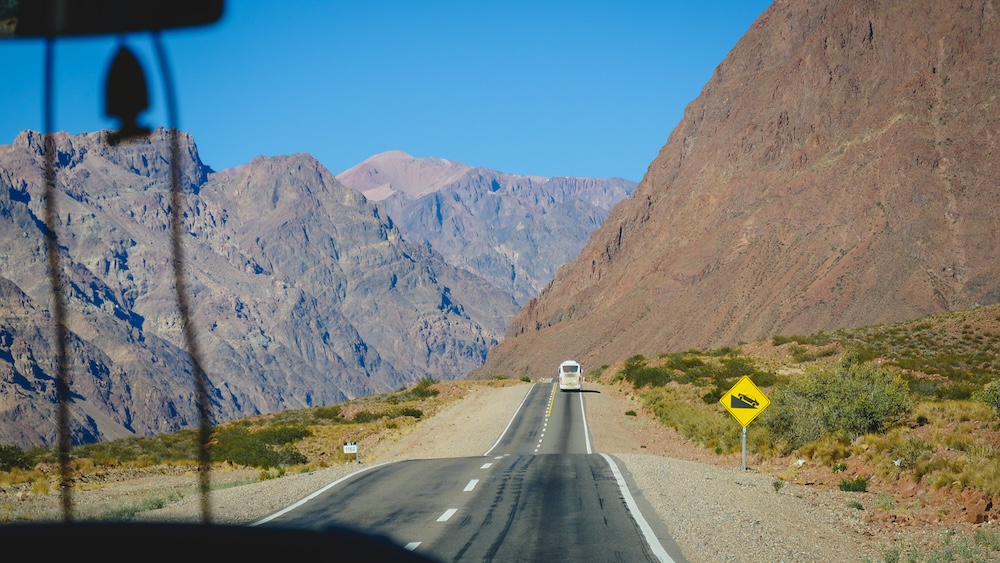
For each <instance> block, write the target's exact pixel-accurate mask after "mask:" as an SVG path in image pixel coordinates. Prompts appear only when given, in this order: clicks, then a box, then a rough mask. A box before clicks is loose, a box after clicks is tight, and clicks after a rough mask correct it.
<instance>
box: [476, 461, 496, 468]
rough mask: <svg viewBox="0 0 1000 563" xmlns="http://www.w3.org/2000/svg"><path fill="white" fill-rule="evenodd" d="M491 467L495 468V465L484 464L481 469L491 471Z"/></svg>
mask: <svg viewBox="0 0 1000 563" xmlns="http://www.w3.org/2000/svg"><path fill="white" fill-rule="evenodd" d="M490 467H493V463H492V462H490V463H484V464H483V466H482V467H480V468H479V469H489V468H490Z"/></svg>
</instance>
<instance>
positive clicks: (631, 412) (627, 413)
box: [625, 411, 638, 416]
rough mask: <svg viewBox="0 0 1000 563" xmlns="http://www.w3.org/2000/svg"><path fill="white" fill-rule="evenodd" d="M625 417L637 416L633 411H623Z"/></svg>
mask: <svg viewBox="0 0 1000 563" xmlns="http://www.w3.org/2000/svg"><path fill="white" fill-rule="evenodd" d="M625 416H638V415H637V414H635V411H625Z"/></svg>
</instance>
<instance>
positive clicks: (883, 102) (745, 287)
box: [475, 0, 1000, 377]
mask: <svg viewBox="0 0 1000 563" xmlns="http://www.w3.org/2000/svg"><path fill="white" fill-rule="evenodd" d="M996 37H1000V14H998V13H997V10H996V9H995V7H994V6H993V5H992V4H991V3H990V2H986V1H983V0H974V1H971V2H964V3H958V2H939V1H937V0H916V1H912V2H891V1H889V0H876V1H868V0H865V1H862V0H847V1H844V2H836V3H832V4H831V3H829V2H821V1H819V0H805V1H795V2H792V1H790V0H778V1H776V2H774V4H772V5H771V6H770V7H769V8H768V9H767V10H766V11H765V12H764V13H763V14H762V15H761V16H760V18H759V19H758V21H757V22H756V23H755V24H754V25H753V26H752V27H751V29H750V30H749V31H748V32H747V34H746V35H745V36H744V37H743V38H742V39H741V40H740V41H739V43H737V45H736V47H735V48H734V49H733V51H732V52H731V53H730V54H729V55H728V56H727V57H726V59H725V60H724V61H723V62H722V63H721V64H720V65H719V67H718V68H717V69H716V72H715V74H714V76H713V77H712V79H711V80H710V81H709V82H708V84H706V85H705V87H704V89H703V90H702V93H701V96H699V97H698V99H696V100H695V101H694V102H692V103H691V104H690V105H689V106H688V108H687V110H686V111H685V116H684V119H683V120H682V121H681V123H680V124H679V125H678V126H677V128H676V129H675V130H674V131H673V132H672V133H671V135H670V137H669V139H668V141H667V144H666V145H665V146H664V147H663V148H662V150H661V151H660V154H659V156H658V157H657V158H656V160H654V161H653V163H652V164H651V165H650V167H649V170H648V172H647V174H646V176H645V178H644V179H643V180H642V182H641V183H640V185H639V187H638V189H637V190H636V193H635V195H634V196H633V197H632V198H630V199H628V200H624V201H623V202H622V203H620V204H619V205H618V206H616V207H615V209H614V210H613V211H612V213H611V215H610V216H609V218H608V219H607V221H605V223H604V224H603V225H602V227H601V228H600V229H599V230H598V231H596V232H595V233H594V235H593V237H592V238H591V240H590V243H589V244H588V245H587V247H586V248H584V250H583V251H582V252H581V254H580V255H579V257H577V259H576V260H574V261H573V262H570V263H569V264H567V265H566V266H564V267H563V268H562V269H561V270H560V271H559V274H558V275H557V276H556V278H555V280H554V281H553V282H552V283H551V284H550V285H549V286H548V287H547V288H546V289H545V290H544V291H543V292H542V293H541V295H540V296H539V297H538V298H536V299H534V300H532V301H531V302H529V303H528V305H527V306H526V307H525V308H524V309H523V310H522V311H521V312H520V313H519V314H518V316H517V317H515V319H514V321H513V322H512V323H511V325H510V328H509V329H508V332H507V335H506V337H505V339H504V341H503V342H502V343H501V344H500V345H499V346H497V347H496V348H494V349H493V350H491V352H490V354H489V357H488V358H487V363H486V366H485V367H484V368H482V369H481V370H478V371H477V372H475V375H476V376H482V377H488V376H490V375H492V374H496V373H507V374H522V373H535V374H546V373H548V371H551V369H552V366H553V365H554V364H553V362H554V361H556V360H557V358H553V356H552V354H553V352H554V351H558V355H559V356H560V357H563V356H565V357H575V358H576V359H578V360H581V361H583V362H584V363H585V364H586V365H590V366H592V367H597V366H599V365H602V364H611V363H613V362H614V361H616V360H619V359H623V358H627V357H630V356H632V355H635V354H643V355H646V356H653V355H656V354H658V353H661V352H663V351H670V350H681V349H686V348H690V347H699V348H712V347H718V346H724V345H737V344H739V343H740V342H745V341H754V340H758V339H762V338H767V337H769V336H771V335H775V334H782V333H784V334H795V333H809V332H813V331H818V330H824V329H836V328H838V327H847V326H861V325H867V324H877V323H883V322H892V321H900V320H907V319H913V318H917V317H921V316H925V315H928V314H933V313H940V312H945V311H952V310H961V309H969V308H972V307H975V306H976V305H984V304H990V303H996V302H998V301H1000V285H998V281H997V280H1000V261H997V259H996V249H997V248H1000V229H998V228H997V223H998V218H1000V200H998V198H997V186H998V184H1000V160H998V159H997V158H996V154H997V149H998V148H1000V146H998V144H1000V104H997V103H996V101H995V98H996V92H997V91H998V90H1000V58H998V47H997V45H998V43H997V41H995V38H996Z"/></svg>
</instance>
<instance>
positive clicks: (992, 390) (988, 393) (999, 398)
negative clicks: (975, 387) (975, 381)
mask: <svg viewBox="0 0 1000 563" xmlns="http://www.w3.org/2000/svg"><path fill="white" fill-rule="evenodd" d="M973 398H974V399H976V400H977V401H981V402H983V403H986V404H987V405H989V406H990V407H992V408H993V411H994V412H996V413H997V415H998V416H1000V380H997V381H994V382H992V383H990V384H989V385H987V386H986V387H984V388H983V390H982V391H980V392H978V393H975V394H973Z"/></svg>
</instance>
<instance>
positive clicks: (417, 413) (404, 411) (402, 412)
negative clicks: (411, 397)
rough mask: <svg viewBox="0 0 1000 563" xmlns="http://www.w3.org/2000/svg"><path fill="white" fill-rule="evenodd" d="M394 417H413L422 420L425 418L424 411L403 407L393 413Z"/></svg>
mask: <svg viewBox="0 0 1000 563" xmlns="http://www.w3.org/2000/svg"><path fill="white" fill-rule="evenodd" d="M392 415H393V416H394V417H396V416H412V417H413V418H420V417H422V416H424V411H422V410H420V409H418V408H414V407H401V408H398V409H395V410H394V411H392Z"/></svg>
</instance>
